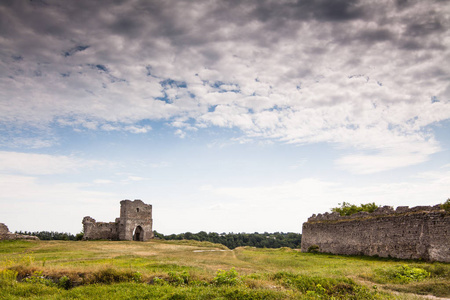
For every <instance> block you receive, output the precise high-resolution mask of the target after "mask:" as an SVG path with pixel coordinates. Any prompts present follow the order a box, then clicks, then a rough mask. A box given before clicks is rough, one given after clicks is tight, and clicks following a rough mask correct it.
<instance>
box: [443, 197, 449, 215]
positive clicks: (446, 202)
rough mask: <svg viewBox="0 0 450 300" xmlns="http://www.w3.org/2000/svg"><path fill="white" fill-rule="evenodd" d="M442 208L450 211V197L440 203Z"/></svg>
mask: <svg viewBox="0 0 450 300" xmlns="http://www.w3.org/2000/svg"><path fill="white" fill-rule="evenodd" d="M441 207H442V209H445V211H448V212H450V198H448V199H447V201H445V202H444V203H443V204H441Z"/></svg>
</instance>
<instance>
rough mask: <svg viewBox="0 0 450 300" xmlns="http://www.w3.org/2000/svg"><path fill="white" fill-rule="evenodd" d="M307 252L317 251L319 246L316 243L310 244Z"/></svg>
mask: <svg viewBox="0 0 450 300" xmlns="http://www.w3.org/2000/svg"><path fill="white" fill-rule="evenodd" d="M308 252H309V253H319V246H317V245H311V246H309V247H308Z"/></svg>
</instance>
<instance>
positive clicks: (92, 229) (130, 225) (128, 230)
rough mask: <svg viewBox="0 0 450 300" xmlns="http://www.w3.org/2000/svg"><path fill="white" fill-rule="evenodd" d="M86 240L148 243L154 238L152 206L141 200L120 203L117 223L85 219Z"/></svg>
mask: <svg viewBox="0 0 450 300" xmlns="http://www.w3.org/2000/svg"><path fill="white" fill-rule="evenodd" d="M82 223H83V230H84V237H83V239H84V240H120V241H148V240H150V239H152V238H153V229H152V228H153V219H152V206H151V205H150V204H145V203H144V202H142V201H141V200H134V201H131V200H122V201H120V217H119V218H116V221H115V222H109V223H106V222H97V221H96V220H95V219H93V218H91V217H89V216H87V217H84V219H83V222H82Z"/></svg>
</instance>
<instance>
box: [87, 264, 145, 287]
mask: <svg viewBox="0 0 450 300" xmlns="http://www.w3.org/2000/svg"><path fill="white" fill-rule="evenodd" d="M86 281H87V282H85V283H107V284H111V283H116V282H142V275H141V273H139V272H132V271H121V270H120V271H119V270H116V269H113V268H107V269H103V270H100V271H98V272H94V273H93V274H92V276H90V277H89V278H88V279H87V280H86Z"/></svg>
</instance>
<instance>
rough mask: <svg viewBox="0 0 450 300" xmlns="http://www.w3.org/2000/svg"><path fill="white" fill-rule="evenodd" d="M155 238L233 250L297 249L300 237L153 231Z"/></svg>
mask: <svg viewBox="0 0 450 300" xmlns="http://www.w3.org/2000/svg"><path fill="white" fill-rule="evenodd" d="M155 237H156V238H160V239H163V240H196V241H202V242H203V241H206V242H211V243H217V244H222V245H225V246H227V247H228V248H229V249H234V248H236V247H241V246H251V247H257V248H281V247H289V248H294V249H299V248H300V247H301V246H300V245H301V240H302V235H301V234H299V233H294V232H288V233H283V232H275V233H267V232H264V233H258V232H255V233H220V234H219V233H216V232H209V233H206V232H205V231H200V232H199V233H191V232H186V233H180V234H170V235H164V234H161V233H158V232H156V231H155Z"/></svg>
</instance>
